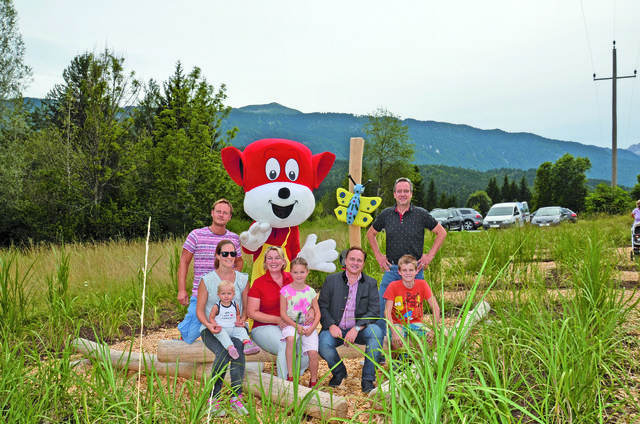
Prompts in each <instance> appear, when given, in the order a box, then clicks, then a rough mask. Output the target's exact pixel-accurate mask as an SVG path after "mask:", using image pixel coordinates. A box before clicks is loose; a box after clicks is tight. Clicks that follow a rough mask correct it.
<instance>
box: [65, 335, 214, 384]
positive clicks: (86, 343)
mask: <svg viewBox="0 0 640 424" xmlns="http://www.w3.org/2000/svg"><path fill="white" fill-rule="evenodd" d="M71 346H72V347H73V348H74V349H75V350H76V351H77V352H79V353H82V354H83V355H85V356H88V357H91V358H93V359H95V360H98V361H100V360H107V361H109V362H111V364H113V366H115V367H116V368H120V369H127V370H129V371H135V372H137V371H138V370H139V369H140V370H143V371H145V372H147V371H149V370H155V371H156V372H157V373H158V374H159V375H167V376H170V377H182V378H195V379H196V380H198V381H202V380H203V379H204V377H205V376H210V375H211V365H212V364H203V363H194V362H191V363H189V362H182V363H180V364H179V366H178V363H177V362H173V363H171V362H161V361H158V358H157V356H156V355H152V354H149V353H145V354H141V353H138V352H129V351H124V352H123V351H120V350H115V349H110V348H109V347H108V346H106V345H104V344H99V343H95V342H92V341H91V340H87V339H83V338H77V339H75V340H73V341H72V342H71ZM141 361H142V364H140V362H141Z"/></svg>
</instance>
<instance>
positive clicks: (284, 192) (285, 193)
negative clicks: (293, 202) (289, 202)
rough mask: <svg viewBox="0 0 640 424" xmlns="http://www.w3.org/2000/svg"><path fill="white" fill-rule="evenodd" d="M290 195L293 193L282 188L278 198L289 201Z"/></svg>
mask: <svg viewBox="0 0 640 424" xmlns="http://www.w3.org/2000/svg"><path fill="white" fill-rule="evenodd" d="M290 195H291V192H290V191H289V189H288V188H286V187H282V188H281V189H280V190H278V197H279V198H281V199H288V198H289V196H290Z"/></svg>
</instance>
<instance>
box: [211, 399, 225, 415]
mask: <svg viewBox="0 0 640 424" xmlns="http://www.w3.org/2000/svg"><path fill="white" fill-rule="evenodd" d="M226 414H227V413H226V412H225V410H224V409H222V407H221V406H220V401H219V400H218V399H209V415H211V416H212V417H224V416H225V415H226Z"/></svg>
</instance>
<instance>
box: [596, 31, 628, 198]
mask: <svg viewBox="0 0 640 424" xmlns="http://www.w3.org/2000/svg"><path fill="white" fill-rule="evenodd" d="M617 72H618V65H617V61H616V41H615V40H613V74H612V75H613V76H612V77H610V78H596V74H593V80H594V81H601V80H611V81H612V83H613V86H612V90H611V92H612V94H611V96H612V102H611V103H612V106H611V187H615V186H617V185H618V110H617V109H618V106H617V100H616V92H617V84H616V81H617V80H619V79H622V78H635V77H636V73H637V70H634V71H633V75H627V76H623V77H619V76H618V75H617Z"/></svg>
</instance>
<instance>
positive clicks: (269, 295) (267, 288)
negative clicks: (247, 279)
mask: <svg viewBox="0 0 640 424" xmlns="http://www.w3.org/2000/svg"><path fill="white" fill-rule="evenodd" d="M282 280H283V284H282V286H283V287H284V286H286V285H287V284H289V283H291V282H292V281H293V277H291V274H289V273H288V272H283V273H282ZM280 288H281V287H280V286H279V285H278V283H276V282H275V281H273V278H271V274H269V273H268V272H267V273H266V274H264V275H263V276H262V277H259V278H257V279H256V281H254V282H253V284H252V285H251V288H250V289H249V294H248V296H249V297H255V298H257V299H260V308H259V309H258V310H259V311H260V312H263V313H265V314H267V315H273V316H275V317H279V316H280ZM263 325H275V324H272V323H265V322H260V321H256V320H254V321H253V327H254V328H255V327H260V326H263Z"/></svg>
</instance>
